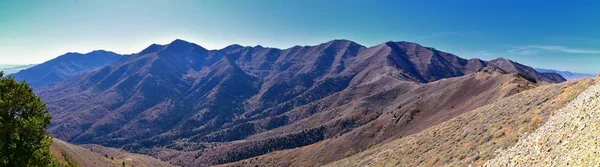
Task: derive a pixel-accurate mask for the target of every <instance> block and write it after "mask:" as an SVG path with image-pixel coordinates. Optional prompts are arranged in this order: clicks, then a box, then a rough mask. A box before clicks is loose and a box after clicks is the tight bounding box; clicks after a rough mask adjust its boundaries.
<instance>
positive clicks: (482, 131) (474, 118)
mask: <svg viewBox="0 0 600 167" xmlns="http://www.w3.org/2000/svg"><path fill="white" fill-rule="evenodd" d="M595 82H596V80H592V79H584V80H579V81H570V82H565V83H561V84H553V85H545V86H541V87H538V88H535V89H532V90H528V91H525V92H522V93H519V94H516V95H513V96H510V97H507V98H504V99H502V100H499V101H497V102H495V103H493V104H490V105H487V106H483V107H480V108H477V109H475V110H472V111H469V112H466V113H464V114H462V115H460V116H458V117H455V118H453V119H450V120H448V121H445V122H443V123H441V124H438V125H436V126H433V127H432V128H429V129H427V130H424V131H422V132H420V133H417V134H413V135H410V136H406V137H404V138H400V139H398V140H395V141H392V142H390V143H386V144H383V145H381V146H377V147H374V148H372V149H369V150H366V151H363V152H361V153H358V154H357V155H354V156H351V157H348V158H346V159H343V160H340V161H337V162H334V163H332V164H329V166H397V165H403V166H444V165H450V166H468V165H476V166H480V165H483V163H484V162H485V161H486V160H489V159H492V158H494V157H495V155H496V154H497V153H496V150H499V149H506V148H508V147H510V146H513V145H514V144H516V143H517V141H518V139H519V138H520V137H522V136H524V135H525V134H527V133H531V132H532V131H534V130H535V129H536V128H537V127H539V126H540V125H541V124H543V123H544V122H545V121H546V120H547V119H548V117H549V116H550V115H552V111H555V110H557V109H560V108H562V107H564V106H565V105H567V104H568V103H569V102H570V101H572V100H573V99H574V98H575V97H577V95H578V94H580V93H581V92H582V91H584V90H585V89H587V87H589V86H590V85H592V84H595Z"/></svg>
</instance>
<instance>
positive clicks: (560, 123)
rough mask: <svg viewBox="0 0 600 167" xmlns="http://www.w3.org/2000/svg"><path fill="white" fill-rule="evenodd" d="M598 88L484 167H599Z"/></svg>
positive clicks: (599, 92)
mask: <svg viewBox="0 0 600 167" xmlns="http://www.w3.org/2000/svg"><path fill="white" fill-rule="evenodd" d="M599 97H600V84H596V85H594V86H591V87H590V88H589V89H588V90H586V91H585V92H583V93H582V94H581V95H579V96H578V97H577V99H576V100H574V101H573V102H571V103H569V105H568V106H566V107H564V108H562V109H560V110H557V111H556V112H555V114H554V115H553V116H551V117H550V119H548V121H547V122H546V123H545V124H544V125H543V126H541V127H540V128H538V129H537V130H535V131H534V132H533V133H531V134H530V135H528V136H525V137H522V139H521V140H519V142H518V143H517V144H516V145H515V146H513V147H511V148H510V149H507V150H506V151H503V152H501V154H500V155H499V156H497V157H496V158H494V159H493V160H490V161H489V162H487V163H486V165H485V166H600V98H599Z"/></svg>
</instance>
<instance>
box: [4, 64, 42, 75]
mask: <svg viewBox="0 0 600 167" xmlns="http://www.w3.org/2000/svg"><path fill="white" fill-rule="evenodd" d="M33 66H35V64H29V65H11V64H4V65H0V71H2V72H4V75H7V76H8V75H9V74H13V73H16V72H19V71H21V70H24V69H27V68H30V67H33Z"/></svg>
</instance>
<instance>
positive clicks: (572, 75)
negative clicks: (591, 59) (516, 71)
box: [535, 68, 595, 80]
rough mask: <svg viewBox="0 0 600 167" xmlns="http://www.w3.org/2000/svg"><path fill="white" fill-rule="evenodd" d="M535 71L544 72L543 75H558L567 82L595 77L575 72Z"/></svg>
mask: <svg viewBox="0 0 600 167" xmlns="http://www.w3.org/2000/svg"><path fill="white" fill-rule="evenodd" d="M535 70H536V71H539V72H543V73H557V74H559V75H561V76H562V77H564V78H565V79H567V80H574V79H581V78H593V77H595V75H593V74H586V73H575V72H570V71H558V70H550V69H543V68H536V69H535Z"/></svg>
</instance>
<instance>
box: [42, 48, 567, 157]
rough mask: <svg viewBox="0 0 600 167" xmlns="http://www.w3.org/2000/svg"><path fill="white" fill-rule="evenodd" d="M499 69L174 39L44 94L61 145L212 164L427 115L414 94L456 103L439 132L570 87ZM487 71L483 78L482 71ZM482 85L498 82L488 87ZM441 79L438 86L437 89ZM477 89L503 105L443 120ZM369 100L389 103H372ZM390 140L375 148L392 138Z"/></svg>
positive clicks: (414, 54)
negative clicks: (521, 97) (541, 92)
mask: <svg viewBox="0 0 600 167" xmlns="http://www.w3.org/2000/svg"><path fill="white" fill-rule="evenodd" d="M494 62H495V61H490V62H486V61H482V60H479V59H471V60H466V59H462V58H460V57H458V56H456V55H452V54H449V53H445V52H441V51H438V50H435V49H433V48H428V47H423V46H420V45H418V44H415V43H410V42H386V43H383V44H380V45H377V46H373V47H364V46H361V45H359V44H357V43H354V42H352V41H348V40H333V41H329V42H326V43H322V44H319V45H315V46H295V47H292V48H288V49H277V48H265V47H261V46H256V47H243V46H239V45H231V46H228V47H226V48H223V49H220V50H206V49H204V48H202V47H201V46H198V45H196V44H193V43H189V42H186V41H183V40H175V41H173V42H171V43H170V44H167V45H151V46H149V47H148V48H146V49H144V50H143V51H141V52H140V53H138V54H135V55H132V56H128V57H126V58H124V59H122V60H119V61H116V62H114V63H111V64H110V65H108V66H106V67H103V68H100V69H97V70H95V71H92V72H89V73H84V74H82V75H79V76H76V77H73V78H71V79H69V80H67V81H65V82H62V83H59V84H56V85H52V86H49V87H43V88H39V89H36V92H37V93H38V94H39V95H40V96H41V97H42V99H43V100H44V101H46V102H47V103H48V107H49V109H50V111H51V112H52V114H53V117H54V120H53V122H52V124H51V125H50V128H49V131H50V132H51V133H52V134H53V135H55V136H56V137H58V138H61V139H65V140H67V141H70V142H74V143H93V144H101V145H104V146H111V147H120V148H124V149H127V150H133V151H139V152H144V153H147V154H151V155H153V156H156V157H161V158H162V159H169V160H170V162H172V163H174V164H178V165H187V166H195V165H213V164H222V163H227V162H233V161H238V160H242V159H245V158H250V157H254V156H258V155H263V154H266V153H269V152H273V151H275V150H282V149H291V148H295V147H301V146H306V145H310V144H313V143H316V142H319V141H322V140H325V139H329V138H332V137H335V136H338V135H341V134H344V133H347V132H350V131H352V130H354V129H357V128H359V127H362V126H363V125H365V124H367V123H370V122H372V121H374V120H378V119H380V120H383V119H385V118H383V117H381V118H380V116H382V115H385V116H386V117H389V116H390V114H383V113H386V112H392V109H391V108H389V109H386V111H385V112H384V110H383V109H381V108H379V107H388V106H389V107H391V105H392V102H398V103H406V105H408V107H405V108H403V109H394V110H400V113H396V114H403V113H407V112H408V113H410V112H412V111H413V110H410V109H411V106H415V107H417V108H420V107H419V106H428V105H426V104H423V102H419V101H420V100H419V98H422V97H419V96H415V95H411V94H419V95H422V96H427V94H424V93H423V92H427V91H423V92H421V90H420V89H427V90H429V91H430V93H433V94H434V96H431V97H430V98H442V99H446V100H447V101H446V102H447V103H440V104H438V105H435V106H436V107H438V108H433V107H432V108H427V107H424V108H423V109H421V110H423V113H428V114H431V115H434V116H435V117H433V118H432V119H435V120H434V121H433V122H435V123H438V122H439V121H443V120H446V119H448V118H451V117H453V116H455V115H457V114H460V113H462V112H463V111H466V110H467V109H468V108H469V107H477V106H480V105H484V104H487V103H489V102H491V101H493V99H495V98H497V97H502V96H506V95H511V94H514V93H517V92H520V91H522V90H526V89H530V88H532V87H535V86H536V85H539V84H542V83H548V82H561V81H564V79H563V78H562V77H560V76H558V77H555V76H554V75H544V74H542V73H538V72H536V71H535V70H532V69H531V68H530V67H527V66H524V65H520V64H518V63H515V62H512V61H509V60H503V61H498V62H503V63H494ZM496 64H498V65H496ZM488 66H490V67H488ZM496 66H497V67H496ZM485 67H488V68H489V69H488V70H484V68H485ZM478 71H482V72H480V73H481V74H475V72H478ZM485 71H488V72H491V73H499V74H485V73H486V72H485ZM492 71H496V72H492ZM507 71H508V73H507ZM471 74H473V76H470V75H471ZM459 76H470V78H471V79H468V78H469V77H465V78H464V79H465V80H466V81H468V82H466V81H465V83H464V84H465V85H461V84H460V83H461V82H463V81H462V80H460V81H455V82H458V83H454V82H450V81H441V80H444V79H445V78H451V77H459ZM477 76H481V78H486V77H483V76H493V77H491V78H490V80H489V81H486V80H480V79H481V78H477ZM473 77H475V78H473ZM437 81H440V82H437ZM509 81H515V82H514V83H512V82H509ZM434 82H435V83H437V84H440V85H437V86H436V85H434V84H427V83H434ZM441 83H443V84H441ZM476 83H485V84H481V85H477V84H476ZM501 83H511V84H509V85H513V86H512V87H501ZM515 83H520V84H515ZM423 84H426V85H429V86H422V85H423ZM472 85H475V86H479V87H481V89H477V90H475V91H473V92H472V93H473V95H481V96H482V97H484V95H487V94H492V95H493V98H489V99H486V98H482V99H481V100H477V102H473V103H472V104H468V105H464V106H468V107H456V109H452V108H453V107H451V109H450V111H448V113H445V112H437V111H439V110H440V109H441V108H444V107H442V105H450V106H451V105H452V104H456V106H462V105H458V104H462V103H463V102H464V101H465V99H461V98H458V97H460V95H459V94H460V92H457V91H453V89H455V88H460V89H457V90H462V89H467V88H468V87H469V86H472ZM514 85H517V86H514ZM391 89H396V90H400V92H402V94H398V93H399V92H390V91H389V90H391ZM438 89H440V90H438ZM486 90H490V91H486ZM409 91H412V92H409ZM503 91H504V92H503ZM380 93H382V94H380ZM385 93H387V94H396V95H397V96H398V97H396V98H389V99H387V100H369V99H365V98H364V97H369V98H372V99H378V98H381V97H383V96H388V95H386V94H385ZM446 93H448V94H455V96H456V97H457V100H452V99H448V97H446V96H444V94H446ZM399 97H403V98H399ZM390 99H395V100H397V101H391V100H390ZM363 100H365V101H372V102H377V103H381V104H377V105H376V106H370V105H369V104H368V103H363ZM460 100H462V101H460ZM354 107H357V108H356V109H354ZM445 107H446V108H447V106H445ZM357 109H359V110H357ZM419 111H420V110H419ZM361 114H362V115H363V116H361ZM423 119H424V117H423ZM380 122H381V123H385V122H386V121H380ZM421 122H426V121H421ZM430 125H433V124H423V125H418V126H417V125H415V127H412V125H411V126H410V127H411V128H409V129H414V130H405V131H406V133H412V132H416V131H419V130H421V129H425V128H427V127H428V126H430ZM273 134H277V135H273ZM390 134H391V133H389V134H388V133H386V134H385V135H383V136H384V137H382V139H377V140H374V142H379V141H382V140H384V139H387V138H390V137H393V136H390ZM356 147H357V148H362V147H366V145H365V144H360V145H356ZM335 158H339V157H335ZM335 158H332V159H327V160H324V161H323V162H329V161H332V160H335Z"/></svg>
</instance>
